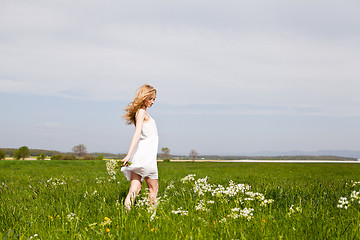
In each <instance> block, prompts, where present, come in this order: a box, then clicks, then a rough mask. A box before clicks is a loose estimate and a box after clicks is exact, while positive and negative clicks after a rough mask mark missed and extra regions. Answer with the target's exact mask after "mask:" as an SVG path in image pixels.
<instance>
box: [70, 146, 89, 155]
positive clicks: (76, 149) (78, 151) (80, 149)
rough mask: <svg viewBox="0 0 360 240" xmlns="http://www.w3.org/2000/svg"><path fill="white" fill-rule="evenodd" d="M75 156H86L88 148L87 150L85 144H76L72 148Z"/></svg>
mask: <svg viewBox="0 0 360 240" xmlns="http://www.w3.org/2000/svg"><path fill="white" fill-rule="evenodd" d="M72 150H73V152H74V154H75V156H78V157H85V156H86V154H87V150H86V147H85V145H84V144H79V145H76V146H75V147H73V148H72Z"/></svg>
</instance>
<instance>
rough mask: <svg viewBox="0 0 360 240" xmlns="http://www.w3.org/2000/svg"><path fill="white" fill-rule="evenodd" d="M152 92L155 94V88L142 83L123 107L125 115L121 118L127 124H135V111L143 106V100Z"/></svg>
mask: <svg viewBox="0 0 360 240" xmlns="http://www.w3.org/2000/svg"><path fill="white" fill-rule="evenodd" d="M153 94H156V89H155V88H154V87H152V86H150V85H148V84H145V85H142V86H141V87H140V88H139V89H138V91H137V93H136V96H135V98H134V101H132V102H131V103H129V104H128V105H127V107H126V108H125V115H124V116H123V118H125V120H126V123H127V124H128V125H130V124H136V119H135V115H136V113H137V111H139V109H140V108H142V107H143V106H144V103H145V100H146V99H148V98H150V97H151V96H152V95H153Z"/></svg>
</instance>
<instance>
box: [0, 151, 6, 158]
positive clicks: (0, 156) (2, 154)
mask: <svg viewBox="0 0 360 240" xmlns="http://www.w3.org/2000/svg"><path fill="white" fill-rule="evenodd" d="M5 157H6V153H5V152H4V151H2V150H0V160H4V159H5Z"/></svg>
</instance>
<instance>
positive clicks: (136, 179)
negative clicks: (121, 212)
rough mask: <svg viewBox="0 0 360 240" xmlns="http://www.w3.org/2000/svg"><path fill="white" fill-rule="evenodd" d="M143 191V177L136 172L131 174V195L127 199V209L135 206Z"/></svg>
mask: <svg viewBox="0 0 360 240" xmlns="http://www.w3.org/2000/svg"><path fill="white" fill-rule="evenodd" d="M140 190H141V176H140V175H139V174H136V173H134V172H131V181H130V189H129V193H128V195H127V196H126V198H125V202H124V204H125V209H127V210H130V208H131V205H132V204H134V201H135V198H136V196H137V195H138V194H139V192H140Z"/></svg>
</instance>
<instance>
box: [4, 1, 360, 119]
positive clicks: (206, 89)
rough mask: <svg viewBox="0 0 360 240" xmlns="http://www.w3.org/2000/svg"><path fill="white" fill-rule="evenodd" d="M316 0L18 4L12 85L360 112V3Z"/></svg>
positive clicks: (11, 29)
mask: <svg viewBox="0 0 360 240" xmlns="http://www.w3.org/2000/svg"><path fill="white" fill-rule="evenodd" d="M325 3H326V7H324V4H325ZM308 4H309V3H307V4H305V3H291V4H290V3H288V2H287V1H276V2H272V3H266V2H263V3H261V4H259V3H238V2H236V1H225V2H222V3H221V4H219V3H218V2H217V1H209V2H206V3H205V2H203V1H195V2H194V1H191V2H190V1H184V2H182V3H181V4H180V3H171V4H170V3H168V2H166V1H155V2H154V3H151V4H148V3H146V2H143V4H140V5H139V4H136V5H135V4H130V3H117V2H112V1H110V2H108V3H107V4H106V3H103V2H99V1H86V2H82V4H80V3H79V2H77V3H76V4H75V3H73V2H72V1H64V2H62V3H56V4H55V3H52V4H49V2H47V1H38V2H37V4H33V3H32V4H29V3H27V2H25V1H23V2H22V1H19V2H16V3H9V2H8V3H6V4H4V6H5V8H4V9H6V11H5V12H3V13H5V14H2V17H1V21H0V22H2V23H0V31H1V32H3V34H2V35H3V36H4V38H2V40H0V56H1V58H0V59H1V60H0V74H1V75H0V87H1V88H0V91H1V92H24V93H29V94H36V95H51V96H60V97H66V98H76V99H83V100H92V101H130V100H131V99H132V97H133V96H134V93H135V90H136V88H137V87H139V86H140V85H141V84H143V83H150V84H153V85H154V86H155V87H157V88H158V90H159V94H158V101H163V102H165V103H166V104H170V105H174V106H182V105H191V104H202V105H212V104H223V105H231V104H235V105H247V106H251V107H250V108H247V109H242V110H240V109H239V110H238V111H237V113H239V112H243V113H248V114H259V113H260V114H265V113H266V114H275V115H277V114H325V115H342V116H348V115H359V111H358V110H357V109H360V98H359V97H358V90H357V89H359V87H360V82H359V81H358V79H359V77H360V70H359V69H358V67H357V65H356V63H358V62H360V47H359V45H358V41H359V37H360V34H359V30H358V29H357V28H355V27H354V26H355V25H356V24H355V23H356V22H358V21H359V20H360V19H359V16H358V14H355V10H354V9H356V6H358V5H359V4H358V3H357V2H354V1H346V3H341V4H340V3H339V4H337V3H328V2H324V1H315V2H313V3H311V5H310V6H309V5H308ZM146 9H148V10H146ZM257 106H263V107H262V108H261V109H259V108H257ZM283 106H287V107H283ZM303 106H310V107H309V108H307V107H306V109H307V110H304V107H303ZM299 109H300V110H299ZM314 109H318V110H317V111H315V112H314ZM227 112H228V113H229V114H230V112H233V111H227Z"/></svg>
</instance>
